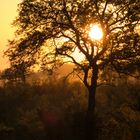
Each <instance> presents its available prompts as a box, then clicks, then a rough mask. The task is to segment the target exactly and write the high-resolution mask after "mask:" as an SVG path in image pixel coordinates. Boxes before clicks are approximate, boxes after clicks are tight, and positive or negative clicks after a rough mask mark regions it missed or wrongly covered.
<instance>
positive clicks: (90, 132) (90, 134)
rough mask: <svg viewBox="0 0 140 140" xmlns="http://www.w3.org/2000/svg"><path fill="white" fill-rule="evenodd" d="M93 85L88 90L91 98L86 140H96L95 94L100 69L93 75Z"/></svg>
mask: <svg viewBox="0 0 140 140" xmlns="http://www.w3.org/2000/svg"><path fill="white" fill-rule="evenodd" d="M92 74H93V75H92V79H91V85H90V87H89V88H88V92H89V97H88V108H87V115H86V135H87V137H86V139H87V140H95V137H96V128H95V123H96V122H95V94H96V87H97V79H98V69H94V71H93V73H92Z"/></svg>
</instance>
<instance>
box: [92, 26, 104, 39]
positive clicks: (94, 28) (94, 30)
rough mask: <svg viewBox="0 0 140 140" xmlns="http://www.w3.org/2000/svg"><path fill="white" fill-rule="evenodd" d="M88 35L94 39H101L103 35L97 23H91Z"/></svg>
mask: <svg viewBox="0 0 140 140" xmlns="http://www.w3.org/2000/svg"><path fill="white" fill-rule="evenodd" d="M89 37H90V38H91V39H95V40H101V39H102V37H103V31H102V29H101V28H100V27H99V26H98V25H91V27H90V31H89Z"/></svg>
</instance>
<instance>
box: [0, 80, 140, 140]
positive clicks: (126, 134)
mask: <svg viewBox="0 0 140 140" xmlns="http://www.w3.org/2000/svg"><path fill="white" fill-rule="evenodd" d="M86 92H87V91H86V89H85V88H84V86H83V85H82V84H81V83H80V82H76V81H75V82H69V81H67V80H64V79H59V80H58V81H57V80H56V79H55V78H50V79H49V80H47V81H45V82H43V83H40V82H37V81H36V82H33V83H32V84H25V83H24V84H23V83H13V82H8V83H5V84H4V85H3V86H1V87H0V140H85V139H86V128H85V123H84V122H85V121H84V119H85V112H86V108H87V95H88V94H85V93H86ZM96 95H97V96H96V99H97V100H96V109H95V121H94V122H95V130H96V131H95V132H93V133H95V136H96V140H139V139H140V85H139V84H138V82H136V83H135V84H134V83H133V84H131V83H127V84H126V83H121V84H118V85H117V86H116V87H111V86H100V87H98V89H97V94H96Z"/></svg>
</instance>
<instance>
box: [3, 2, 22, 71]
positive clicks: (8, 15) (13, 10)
mask: <svg viewBox="0 0 140 140" xmlns="http://www.w3.org/2000/svg"><path fill="white" fill-rule="evenodd" d="M20 2H21V0H0V70H3V69H5V68H6V67H8V65H9V62H8V59H7V58H5V57H4V56H3V52H4V51H5V50H6V49H7V43H8V42H7V41H8V40H9V39H11V38H12V37H13V35H14V31H15V29H14V28H13V27H12V26H11V23H12V21H13V20H14V19H15V17H16V14H17V5H18V3H20Z"/></svg>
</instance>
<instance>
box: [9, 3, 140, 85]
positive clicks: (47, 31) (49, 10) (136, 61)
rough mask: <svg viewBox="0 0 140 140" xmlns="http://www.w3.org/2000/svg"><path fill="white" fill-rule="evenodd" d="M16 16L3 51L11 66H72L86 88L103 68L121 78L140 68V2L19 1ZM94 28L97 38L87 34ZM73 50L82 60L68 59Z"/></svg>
mask: <svg viewBox="0 0 140 140" xmlns="http://www.w3.org/2000/svg"><path fill="white" fill-rule="evenodd" d="M18 13H19V14H18V16H17V18H16V19H15V21H14V22H13V25H14V26H16V27H17V31H16V33H15V38H14V39H13V40H12V41H10V43H9V45H10V47H9V49H8V50H7V52H6V55H7V56H8V57H9V59H10V62H11V65H15V64H20V63H23V62H25V63H26V62H31V64H39V65H40V66H41V67H43V68H44V67H45V68H47V69H49V70H50V69H52V68H54V67H56V66H58V65H59V64H64V63H69V62H71V63H74V64H75V66H76V68H75V70H78V72H79V71H80V72H82V73H83V77H82V80H83V82H84V84H85V85H86V87H90V86H92V85H93V83H94V82H93V81H94V80H93V79H97V77H98V72H99V70H101V71H102V70H104V68H106V67H109V68H110V69H112V70H115V71H117V72H119V73H125V74H131V73H132V72H134V70H135V69H139V68H140V35H139V34H138V32H137V30H136V29H137V28H139V27H140V1H139V0H111V1H109V0H99V1H98V0H77V1H75V0H23V1H22V2H21V3H20V4H19V7H18ZM95 24H96V25H99V27H100V28H101V29H102V31H103V37H102V39H101V40H95V39H91V38H90V36H89V30H90V28H91V25H95ZM76 49H78V51H79V52H80V53H82V54H83V55H84V58H85V59H83V60H82V61H80V62H79V61H77V59H76V58H75V57H73V55H72V54H73V52H75V50H76ZM29 66H32V65H29ZM89 73H91V74H89ZM94 73H95V74H94ZM88 79H90V80H88ZM89 81H90V82H89Z"/></svg>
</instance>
